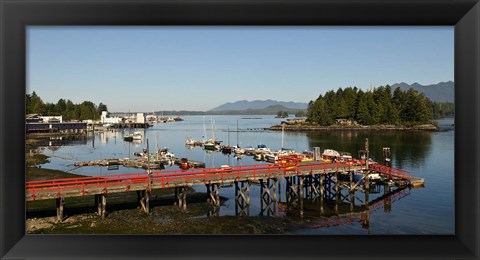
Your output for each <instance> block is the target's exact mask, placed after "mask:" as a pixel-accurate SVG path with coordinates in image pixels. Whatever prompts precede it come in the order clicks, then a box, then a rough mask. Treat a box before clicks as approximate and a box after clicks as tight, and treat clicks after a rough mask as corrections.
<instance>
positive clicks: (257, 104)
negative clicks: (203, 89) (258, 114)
mask: <svg viewBox="0 0 480 260" xmlns="http://www.w3.org/2000/svg"><path fill="white" fill-rule="evenodd" d="M307 106H308V104H307V103H301V102H291V101H290V102H285V101H276V100H271V99H267V100H253V101H247V100H240V101H236V102H233V103H231V102H228V103H225V104H223V105H221V106H218V107H215V108H212V109H210V110H209V111H208V112H219V111H237V110H263V109H265V108H270V109H267V110H271V111H272V112H273V110H275V109H278V110H276V111H275V113H277V112H278V111H279V110H305V109H307Z"/></svg>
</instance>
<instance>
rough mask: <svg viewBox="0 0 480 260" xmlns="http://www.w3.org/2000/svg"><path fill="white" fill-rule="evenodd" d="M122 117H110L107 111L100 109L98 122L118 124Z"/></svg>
mask: <svg viewBox="0 0 480 260" xmlns="http://www.w3.org/2000/svg"><path fill="white" fill-rule="evenodd" d="M122 119H123V118H122V117H110V116H108V112H107V111H102V115H101V116H100V122H101V123H102V124H118V123H121V122H122Z"/></svg>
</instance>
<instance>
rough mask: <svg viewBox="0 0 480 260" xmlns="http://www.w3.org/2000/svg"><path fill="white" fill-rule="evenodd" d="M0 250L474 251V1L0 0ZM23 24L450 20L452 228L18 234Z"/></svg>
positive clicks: (162, 254) (43, 255)
mask: <svg viewBox="0 0 480 260" xmlns="http://www.w3.org/2000/svg"><path fill="white" fill-rule="evenodd" d="M0 14H1V28H0V32H1V72H0V73H1V74H0V79H1V88H0V97H1V106H0V107H1V117H0V140H1V141H0V142H1V150H0V167H1V172H0V185H1V200H0V203H1V204H0V212H1V213H0V214H1V215H0V219H1V222H0V231H1V234H0V235H1V236H0V257H1V258H2V259H32V258H38V259H53V258H61V259H64V258H65V259H68V258H77V259H93V258H122V259H125V258H127V259H128V258H132V259H143V258H161V259H168V258H206V259H213V258H217V259H224V258H232V259H233V258H239V259H245V258H249V259H260V258H262V259H265V258H277V259H280V258H282V259H283V258H292V259H301V258H335V259H352V258H353V259H372V258H379V259H384V258H388V259H478V257H479V246H478V245H479V244H480V240H479V218H480V216H479V197H480V196H478V195H479V162H478V161H479V158H480V156H479V147H480V145H479V138H478V136H479V133H480V129H479V120H480V114H479V93H480V91H479V90H480V76H479V73H480V51H479V49H480V47H479V46H480V3H479V2H478V1H472V0H465V1H463V0H462V1H447V0H408V1H392V0H386V1H372V0H366V1H363V0H356V1H355V0H339V1H305V0H301V1H294V0H271V1H266V0H264V1H259V0H253V1H251V0H245V1H237V0H230V1H228V0H215V1H213V0H212V1H202V0H199V1H185V0H182V1H172V0H156V1H152V0H150V1H133V0H125V1H122V0H114V1H89V0H73V1H67V0H65V1H56V0H26V1H20V0H1V2H0ZM28 25H72V26H75V25H272V26H274V25H293V26H295V25H385V26H398V25H452V26H455V85H456V87H455V105H456V116H455V128H456V131H455V232H456V233H455V235H440V236H414V235H405V236H378V235H377V236H375V235H374V236H307V235H302V236H293V235H288V236H282V235H260V236H250V235H236V236H225V235H218V236H200V235H195V236H193V235H177V236H172V235H158V236H155V235H135V236H133V235H25V206H24V205H25V203H24V202H25V176H24V175H25V174H24V173H25V165H24V164H25V152H24V149H25V131H24V129H25V121H24V117H25V89H26V88H25V85H26V33H25V32H26V30H25V29H26V26H28Z"/></svg>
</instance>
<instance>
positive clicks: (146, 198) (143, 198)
mask: <svg viewBox="0 0 480 260" xmlns="http://www.w3.org/2000/svg"><path fill="white" fill-rule="evenodd" d="M150 193H151V192H150V191H149V190H142V191H139V194H140V206H141V208H142V209H143V212H145V213H146V214H147V215H148V214H150Z"/></svg>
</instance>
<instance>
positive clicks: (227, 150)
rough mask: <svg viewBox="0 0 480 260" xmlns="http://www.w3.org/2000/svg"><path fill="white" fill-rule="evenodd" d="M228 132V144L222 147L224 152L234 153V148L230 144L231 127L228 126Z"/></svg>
mask: <svg viewBox="0 0 480 260" xmlns="http://www.w3.org/2000/svg"><path fill="white" fill-rule="evenodd" d="M227 133H228V144H227V145H225V146H223V147H222V153H225V154H230V153H232V150H233V148H232V147H231V146H230V128H227Z"/></svg>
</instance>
